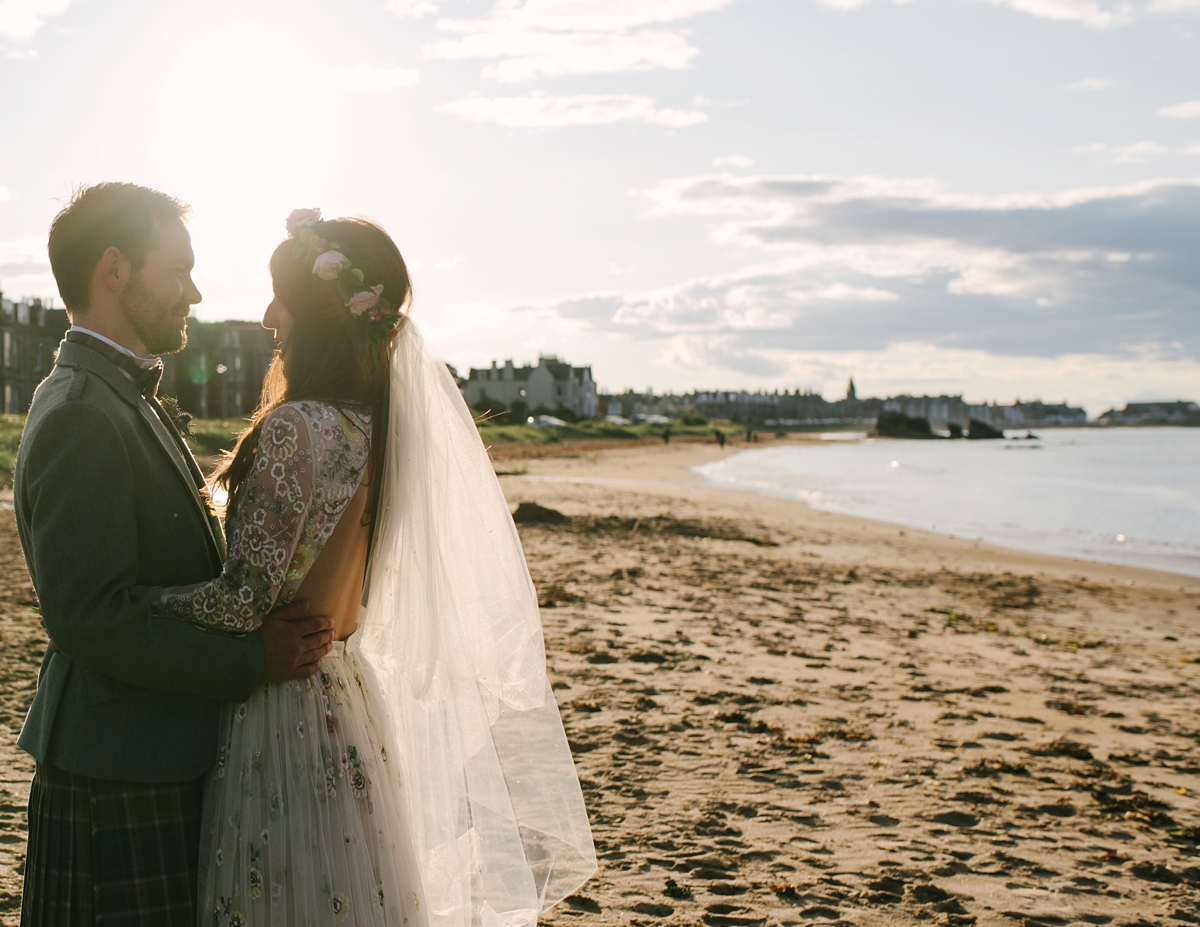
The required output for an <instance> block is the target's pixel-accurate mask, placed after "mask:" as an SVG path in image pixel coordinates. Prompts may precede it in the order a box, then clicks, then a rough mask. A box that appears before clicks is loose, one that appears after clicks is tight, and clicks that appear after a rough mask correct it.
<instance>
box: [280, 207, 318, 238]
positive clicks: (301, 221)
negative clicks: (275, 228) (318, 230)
mask: <svg viewBox="0 0 1200 927" xmlns="http://www.w3.org/2000/svg"><path fill="white" fill-rule="evenodd" d="M320 221H321V210H319V209H293V210H292V214H291V215H290V216H288V217H287V233H288V238H295V237H296V233H297V232H298V231H300V229H302V228H307V227H308V226H310V225H316V224H317V223H318V222H320Z"/></svg>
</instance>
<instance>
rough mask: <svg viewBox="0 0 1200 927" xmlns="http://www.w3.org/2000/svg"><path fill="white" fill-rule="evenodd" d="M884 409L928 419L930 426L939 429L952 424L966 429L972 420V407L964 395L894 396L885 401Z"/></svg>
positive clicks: (910, 416) (911, 416)
mask: <svg viewBox="0 0 1200 927" xmlns="http://www.w3.org/2000/svg"><path fill="white" fill-rule="evenodd" d="M883 411H884V412H899V413H900V414H901V415H907V416H908V417H909V418H923V419H928V421H929V424H930V426H931V427H933V428H934V429H938V430H941V429H945V428H947V427H948V426H949V425H951V424H955V425H958V426H959V427H960V428H963V429H964V430H965V429H966V428H967V427H968V425H969V424H970V421H971V415H970V407H969V406H968V405H967V404H966V403H965V402H963V398H962V396H893V397H892V398H890V399H885V400H884V401H883Z"/></svg>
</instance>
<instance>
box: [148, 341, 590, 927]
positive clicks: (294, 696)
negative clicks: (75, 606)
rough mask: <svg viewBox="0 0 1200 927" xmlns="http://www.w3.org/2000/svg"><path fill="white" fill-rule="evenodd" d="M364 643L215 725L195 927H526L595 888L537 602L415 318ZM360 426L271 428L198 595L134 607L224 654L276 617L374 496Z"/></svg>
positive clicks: (292, 417)
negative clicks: (180, 624)
mask: <svg viewBox="0 0 1200 927" xmlns="http://www.w3.org/2000/svg"><path fill="white" fill-rule="evenodd" d="M390 363H391V400H390V403H389V420H388V422H387V423H386V424H387V427H388V431H389V440H388V443H387V448H386V454H385V461H384V466H383V474H382V479H383V484H382V487H381V496H380V503H379V514H378V517H377V520H376V521H377V523H376V528H375V533H374V538H373V548H372V555H371V563H370V566H369V569H368V576H367V579H366V595H365V599H364V601H365V605H364V607H363V608H361V609H360V610H359V616H358V630H357V631H356V632H355V634H353V635H352V636H351V637H350V638H349V639H348V640H347V641H345V642H339V643H338V644H336V645H335V648H334V651H333V652H332V653H330V654H329V655H328V656H327V657H325V659H324V661H323V663H322V668H321V671H320V672H319V673H318V674H317V675H316V676H314V677H312V678H310V679H308V680H304V681H299V682H288V683H281V684H273V685H262V686H259V687H258V688H257V689H256V690H255V692H254V694H253V696H252V697H251V698H250V699H249V700H248V701H247V702H245V703H242V704H240V705H229V706H226V708H225V711H224V714H223V720H222V725H221V738H222V741H221V747H220V751H219V759H218V762H217V766H216V768H215V769H214V771H213V772H212V774H211V775H210V777H209V780H208V784H207V788H206V793H205V819H206V826H205V828H204V829H203V831H202V845H201V857H200V882H199V892H200V899H201V908H200V923H201V924H209V923H211V924H213V925H214V927H249V925H253V927H260V925H265V927H282V925H289V927H290V925H301V927H303V925H309V924H311V925H313V927H320V925H325V924H330V925H334V924H341V923H345V924H353V925H361V927H367V925H372V927H393V925H394V927H405V925H407V927H425V925H429V927H475V925H478V927H532V925H535V924H536V922H537V917H538V914H539V913H540V912H541V911H543V910H545V909H546V908H548V907H549V906H550V905H553V904H554V903H556V902H558V901H560V900H561V899H562V898H563V897H565V896H566V895H567V894H569V893H570V892H572V891H574V890H575V888H577V887H578V886H579V885H581V884H582V883H583V882H584V881H586V880H587V878H589V877H590V875H591V874H592V872H594V871H595V868H596V861H595V851H594V848H593V846H592V840H591V833H590V829H589V827H588V823H587V816H586V812H585V811H584V807H583V801H582V794H581V792H580V790H579V783H578V779H577V777H576V774H575V769H574V765H573V763H572V760H571V756H570V752H569V749H568V747H567V742H566V736H565V734H564V732H563V728H562V722H561V720H560V718H559V714H558V708H557V705H556V703H555V701H554V697H553V693H552V692H551V690H550V686H549V683H548V681H547V680H546V674H545V655H544V651H543V647H542V636H541V624H540V619H539V615H538V610H537V598H536V595H535V594H534V590H533V585H532V583H531V582H530V579H529V573H528V569H527V567H526V565H525V561H524V555H523V553H522V551H521V547H520V540H519V538H518V536H517V534H516V529H515V527H514V525H513V523H512V519H511V516H510V515H509V510H508V506H507V503H506V502H505V500H504V497H503V495H502V494H501V492H500V487H499V484H498V483H497V481H496V478H495V474H494V472H493V470H492V467H491V465H490V462H489V461H488V458H487V454H486V451H485V450H484V448H483V445H482V444H481V442H480V440H479V437H478V433H477V431H476V429H475V426H474V422H473V420H472V418H471V415H470V412H469V410H467V408H466V404H465V403H464V402H463V400H462V397H461V395H460V393H459V391H458V389H457V387H456V385H455V384H454V382H453V380H452V379H451V378H450V377H449V375H448V373H447V372H446V369H445V367H444V366H443V365H442V364H441V363H440V362H438V361H437V360H436V359H435V358H433V357H432V356H431V355H430V354H429V353H428V351H427V349H426V348H425V345H424V342H423V341H422V339H421V338H420V335H419V333H418V332H417V330H416V328H415V326H414V325H413V324H412V323H411V320H409V321H408V322H406V324H405V325H404V327H403V328H402V329H401V331H400V334H399V336H398V337H397V339H396V340H395V342H394V344H393V346H392V356H391V360H390ZM373 425H374V423H372V422H371V421H370V419H369V416H366V415H365V414H362V413H358V412H355V411H353V410H347V409H339V408H337V407H335V406H333V405H329V404H326V403H317V402H293V403H287V404H285V405H283V406H280V407H279V408H278V409H276V410H274V411H273V412H272V413H271V415H270V416H268V418H267V419H266V420H265V421H264V423H263V427H262V431H261V435H260V439H259V443H258V447H257V449H256V452H255V457H254V464H253V472H252V474H251V476H249V477H247V480H246V482H245V483H244V484H243V487H242V490H241V492H240V493H239V495H238V498H237V500H236V501H235V503H234V504H233V505H232V506H231V510H230V511H229V513H228V517H227V521H226V534H227V537H228V542H229V544H228V547H229V553H228V558H227V560H226V563H225V568H224V571H223V573H222V574H221V576H219V577H217V578H216V579H214V580H211V581H209V582H207V583H201V584H198V585H194V586H187V587H172V588H169V589H145V590H143V592H145V594H146V595H147V596H148V597H149V598H150V600H151V601H152V603H154V607H155V608H156V609H158V610H159V611H160V613H165V614H167V615H171V616H173V617H175V618H178V619H180V620H184V621H190V622H194V623H196V624H199V625H202V626H204V627H207V628H210V629H212V630H215V631H224V632H231V633H238V632H244V631H246V630H249V629H251V628H252V627H253V626H254V625H255V624H256V623H257V621H259V620H261V619H262V617H264V616H265V615H266V614H267V613H269V612H270V611H271V609H272V608H275V607H278V606H280V605H283V604H286V603H287V602H288V601H290V600H291V599H292V598H293V597H294V596H295V594H296V590H297V589H298V588H299V587H300V584H301V582H302V581H303V579H304V577H305V576H306V575H307V574H308V572H309V570H310V569H311V568H312V566H313V564H314V563H315V562H316V560H317V559H318V557H319V556H320V555H321V551H322V549H323V548H324V546H325V543H326V542H327V541H328V540H329V538H330V536H331V535H332V534H333V532H334V529H335V528H336V526H337V524H338V520H339V518H340V517H341V515H342V514H343V512H344V511H346V510H347V508H348V507H349V503H350V502H351V500H352V499H353V498H354V495H355V492H356V491H357V490H358V488H359V486H360V484H361V483H362V482H363V481H364V480H365V479H366V467H367V462H368V458H369V456H370V446H371V434H372V427H373Z"/></svg>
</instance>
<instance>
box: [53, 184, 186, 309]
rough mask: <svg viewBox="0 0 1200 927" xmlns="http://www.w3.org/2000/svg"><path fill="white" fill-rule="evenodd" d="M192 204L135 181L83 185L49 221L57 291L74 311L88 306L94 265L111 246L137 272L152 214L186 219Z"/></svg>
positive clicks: (147, 244)
mask: <svg viewBox="0 0 1200 927" xmlns="http://www.w3.org/2000/svg"><path fill="white" fill-rule="evenodd" d="M190 214H191V207H190V206H188V205H187V204H186V203H184V202H182V201H180V200H177V199H175V197H173V196H167V194H165V193H160V192H159V191H158V190H152V189H150V188H149V187H141V186H138V185H137V184H135V183H98V184H93V185H92V186H90V187H79V188H78V189H77V190H76V191H75V192H74V193H73V194H72V196H71V202H69V203H67V205H66V206H64V207H63V208H62V211H60V212H59V214H58V215H57V216H55V217H54V221H53V222H52V223H51V224H50V242H49V245H48V248H49V251H50V269H51V270H52V271H54V280H55V282H56V283H58V294H59V295H60V296H61V297H62V301H63V304H64V305H65V306H66V307H67V308H68V309H70V310H71V311H72V312H76V311H79V312H83V311H86V310H87V308H88V286H89V285H90V283H91V280H92V271H94V270H95V269H96V264H97V263H99V261H100V258H101V256H102V255H103V254H104V252H105V251H106V250H107V249H108V248H117V249H119V250H120V252H121V254H123V255H124V256H125V257H127V258H128V259H129V262H130V264H132V266H133V272H134V273H137V272H138V271H139V270H141V268H142V264H143V263H144V262H145V260H146V255H147V254H148V253H149V251H150V245H151V241H150V237H151V233H152V232H153V229H154V220H155V219H156V218H159V219H186V218H187V217H188V215H190Z"/></svg>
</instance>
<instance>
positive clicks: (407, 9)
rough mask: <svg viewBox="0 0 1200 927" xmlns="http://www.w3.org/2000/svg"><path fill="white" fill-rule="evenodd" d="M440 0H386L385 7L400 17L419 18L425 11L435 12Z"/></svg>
mask: <svg viewBox="0 0 1200 927" xmlns="http://www.w3.org/2000/svg"><path fill="white" fill-rule="evenodd" d="M438 2H440V0H388V2H387V7H386V9H387V10H388V12H389V13H395V14H396V15H397V16H401V17H412V18H414V19H415V18H420V17H422V16H424V15H425V14H427V13H436V12H437V4H438Z"/></svg>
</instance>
